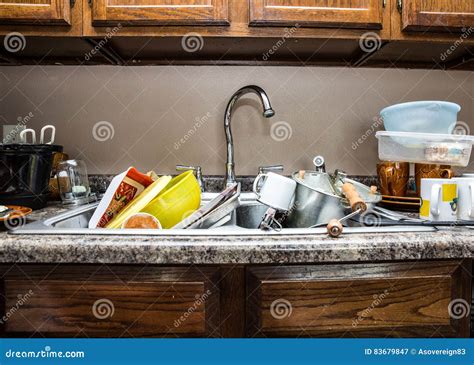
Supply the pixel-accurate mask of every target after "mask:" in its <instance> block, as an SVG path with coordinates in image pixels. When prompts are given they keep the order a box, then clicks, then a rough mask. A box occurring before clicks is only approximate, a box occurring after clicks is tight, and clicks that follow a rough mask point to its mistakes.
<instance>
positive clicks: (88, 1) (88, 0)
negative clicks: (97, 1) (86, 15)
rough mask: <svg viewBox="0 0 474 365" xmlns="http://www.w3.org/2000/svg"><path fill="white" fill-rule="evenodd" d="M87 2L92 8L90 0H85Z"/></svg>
mask: <svg viewBox="0 0 474 365" xmlns="http://www.w3.org/2000/svg"><path fill="white" fill-rule="evenodd" d="M87 3H88V4H89V6H90V7H91V8H92V0H87Z"/></svg>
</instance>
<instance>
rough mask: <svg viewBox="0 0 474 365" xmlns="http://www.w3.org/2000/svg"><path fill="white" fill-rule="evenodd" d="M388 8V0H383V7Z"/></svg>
mask: <svg viewBox="0 0 474 365" xmlns="http://www.w3.org/2000/svg"><path fill="white" fill-rule="evenodd" d="M386 6H387V0H382V7H384V8H385V7H386Z"/></svg>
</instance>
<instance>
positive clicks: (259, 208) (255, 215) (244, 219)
mask: <svg viewBox="0 0 474 365" xmlns="http://www.w3.org/2000/svg"><path fill="white" fill-rule="evenodd" d="M215 195H216V194H209V193H206V194H204V195H203V199H202V200H203V204H205V203H206V202H208V201H209V200H211V199H212V198H213V197H214V196H215ZM240 204H241V205H240V206H239V207H238V208H236V209H235V210H234V212H232V217H231V219H230V220H229V222H227V223H226V224H225V225H224V226H222V227H219V228H211V229H188V230H184V229H177V230H172V229H169V230H148V229H143V230H142V229H88V228H87V224H88V222H89V219H90V218H91V217H92V214H93V212H94V210H95V208H96V207H97V205H98V203H93V204H89V205H85V206H82V207H79V208H76V209H73V210H69V211H66V212H64V213H61V214H58V215H56V216H54V217H51V218H48V219H45V220H42V221H36V222H32V223H29V224H27V225H25V226H23V227H21V228H19V229H16V230H14V231H11V232H10V233H11V234H53V235H54V234H61V235H64V234H79V235H153V236H202V235H205V236H228V235H239V236H242V235H284V234H291V235H303V234H326V228H325V227H320V228H298V229H296V228H284V229H282V230H281V231H279V232H276V231H261V230H259V229H257V227H258V225H259V223H260V221H261V219H262V217H263V215H264V213H265V210H266V206H264V205H262V204H260V203H259V202H258V201H256V197H255V195H254V194H252V193H243V194H241V196H240ZM435 230H436V228H434V227H426V226H384V227H347V228H345V230H344V232H345V233H346V234H352V233H377V232H380V233H384V232H385V233H388V232H413V231H415V232H431V231H435Z"/></svg>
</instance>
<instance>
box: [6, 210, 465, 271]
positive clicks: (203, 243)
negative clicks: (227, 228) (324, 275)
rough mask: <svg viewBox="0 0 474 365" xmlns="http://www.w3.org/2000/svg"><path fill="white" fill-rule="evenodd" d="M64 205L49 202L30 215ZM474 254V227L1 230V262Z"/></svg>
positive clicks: (272, 260) (191, 261)
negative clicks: (188, 232) (284, 231)
mask: <svg viewBox="0 0 474 365" xmlns="http://www.w3.org/2000/svg"><path fill="white" fill-rule="evenodd" d="M62 209H63V208H58V207H57V206H51V207H48V208H46V209H44V210H42V211H38V212H35V213H34V214H33V215H32V216H31V217H32V219H43V218H44V217H46V216H50V215H53V214H57V213H58V211H60V210H62ZM467 257H474V230H473V229H469V228H455V229H449V230H443V231H438V232H417V233H389V234H382V233H377V234H347V235H344V236H343V237H341V238H339V239H332V238H329V237H327V236H325V235H291V236H288V235H286V236H285V235H278V236H277V235H271V234H269V235H268V236H235V235H234V236H225V237H216V236H214V237H205V236H193V237H191V236H190V237H183V236H180V237H156V236H140V237H137V236H99V235H87V236H74V235H11V234H8V233H6V232H0V262H3V263H13V262H22V263H109V264H260V263H261V264H281V263H318V262H342V261H384V260H419V259H450V258H467Z"/></svg>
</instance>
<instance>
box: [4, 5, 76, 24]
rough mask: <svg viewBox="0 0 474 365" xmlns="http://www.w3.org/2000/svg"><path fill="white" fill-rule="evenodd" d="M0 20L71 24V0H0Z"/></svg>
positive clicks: (21, 22) (23, 22)
mask: <svg viewBox="0 0 474 365" xmlns="http://www.w3.org/2000/svg"><path fill="white" fill-rule="evenodd" d="M0 22H2V23H12V24H15V23H17V24H32V25H42V24H44V25H51V24H58V25H70V24H71V5H70V2H69V0H0Z"/></svg>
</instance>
